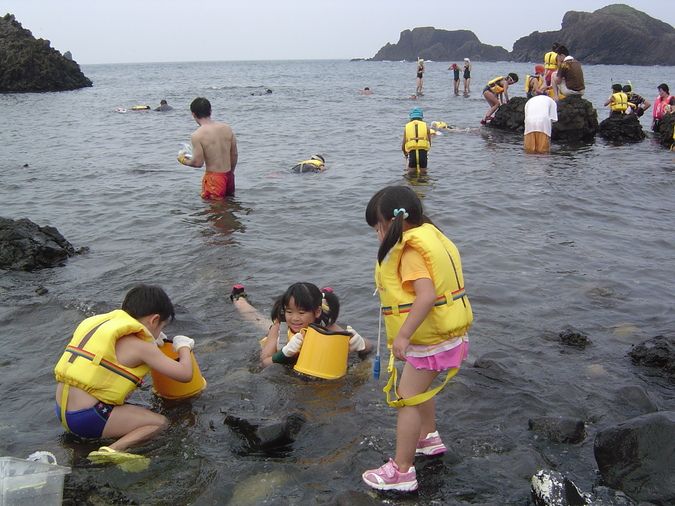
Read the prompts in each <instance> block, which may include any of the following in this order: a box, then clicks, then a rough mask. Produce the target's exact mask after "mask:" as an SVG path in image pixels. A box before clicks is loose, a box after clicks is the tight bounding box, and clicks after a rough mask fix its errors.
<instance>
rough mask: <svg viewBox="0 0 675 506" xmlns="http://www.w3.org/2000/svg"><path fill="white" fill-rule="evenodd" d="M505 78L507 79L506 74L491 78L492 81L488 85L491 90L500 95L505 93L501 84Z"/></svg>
mask: <svg viewBox="0 0 675 506" xmlns="http://www.w3.org/2000/svg"><path fill="white" fill-rule="evenodd" d="M504 79H505V77H504V76H499V77H495V78H494V79H491V80H490V81H488V83H487V85H488V88H490V91H491V92H492V93H494V94H495V95H499V94H500V93H504V88H503V86H502V85H501V84H500V83H501V82H502V80H504Z"/></svg>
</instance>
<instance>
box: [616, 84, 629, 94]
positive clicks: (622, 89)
mask: <svg viewBox="0 0 675 506" xmlns="http://www.w3.org/2000/svg"><path fill="white" fill-rule="evenodd" d="M612 89H614V88H612ZM621 91H623V92H624V93H632V92H633V87H632V86H631V85H630V84H624V85H623V88H621Z"/></svg>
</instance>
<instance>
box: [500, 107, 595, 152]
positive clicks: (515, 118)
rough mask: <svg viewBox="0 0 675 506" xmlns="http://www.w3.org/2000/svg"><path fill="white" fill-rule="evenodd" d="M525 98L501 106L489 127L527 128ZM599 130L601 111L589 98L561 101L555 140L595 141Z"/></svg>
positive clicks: (554, 129)
mask: <svg viewBox="0 0 675 506" xmlns="http://www.w3.org/2000/svg"><path fill="white" fill-rule="evenodd" d="M526 102H527V99H526V98H524V97H513V98H511V99H510V100H509V101H508V102H507V103H506V104H503V105H501V106H500V107H499V109H497V111H496V112H495V115H494V117H493V119H492V121H490V122H489V123H488V125H487V126H488V127H490V128H497V129H499V130H509V131H512V132H523V131H524V130H525V103H526ZM597 131H598V113H597V112H596V110H595V109H594V108H593V104H591V103H590V102H589V101H588V100H586V99H584V98H580V97H576V96H569V97H567V98H565V99H564V100H560V101H559V102H558V121H556V122H554V123H553V126H552V128H551V140H554V141H563V142H565V141H566V142H578V141H591V140H593V138H594V137H595V134H596V132H597Z"/></svg>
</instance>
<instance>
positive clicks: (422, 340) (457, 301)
mask: <svg viewBox="0 0 675 506" xmlns="http://www.w3.org/2000/svg"><path fill="white" fill-rule="evenodd" d="M406 246H408V247H412V248H414V249H415V250H416V251H418V252H419V253H420V254H421V255H422V257H423V258H424V261H425V263H426V265H427V268H428V269H429V273H430V274H431V278H432V281H433V283H434V287H435V290H436V294H437V298H436V303H435V305H434V307H433V308H432V309H431V311H430V312H429V314H428V315H427V317H426V318H425V320H424V321H423V322H422V324H421V325H420V326H419V327H418V328H417V330H415V332H414V333H413V335H412V336H411V338H410V342H411V343H412V344H422V345H429V344H438V343H441V342H443V341H446V340H447V339H450V338H453V337H459V336H463V335H464V334H466V332H467V330H468V329H469V327H470V326H471V323H472V321H473V313H472V311H471V305H470V304H469V299H468V297H467V296H466V294H465V293H464V276H463V274H462V263H461V260H460V258H459V251H457V247H456V246H455V245H454V244H453V243H452V241H450V240H449V239H448V238H447V237H445V236H444V235H443V234H442V233H441V232H440V230H438V229H437V228H436V227H434V226H433V225H432V224H430V223H425V224H423V225H420V226H419V227H415V228H412V229H410V230H407V231H406V232H403V237H402V239H401V241H399V242H398V243H396V245H394V246H393V247H392V248H391V250H390V251H389V253H388V255H387V257H386V258H385V259H384V260H383V261H382V264H377V265H376V267H375V283H376V285H377V288H378V292H379V294H380V302H381V306H382V307H381V311H382V315H383V316H384V323H385V326H386V329H387V342H388V345H389V347H391V345H392V343H393V341H394V338H395V337H396V335H397V334H398V331H399V329H400V328H401V325H403V322H404V321H405V320H406V318H407V317H408V313H409V312H410V308H411V307H412V303H413V301H414V300H415V293H414V292H413V291H407V290H404V289H403V282H402V280H401V275H400V271H399V267H400V263H401V256H402V254H403V250H404V248H405V247H406Z"/></svg>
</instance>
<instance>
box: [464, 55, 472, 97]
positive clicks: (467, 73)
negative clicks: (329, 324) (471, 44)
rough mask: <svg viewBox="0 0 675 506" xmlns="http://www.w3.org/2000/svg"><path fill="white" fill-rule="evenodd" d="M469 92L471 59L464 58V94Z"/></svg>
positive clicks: (467, 94) (466, 94)
mask: <svg viewBox="0 0 675 506" xmlns="http://www.w3.org/2000/svg"><path fill="white" fill-rule="evenodd" d="M469 93H471V60H469V59H468V58H464V96H465V97H468V96H469Z"/></svg>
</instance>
